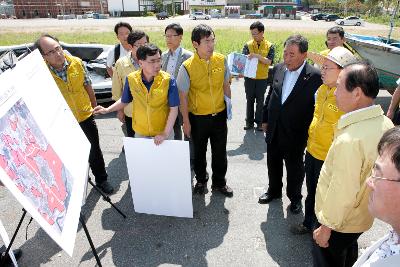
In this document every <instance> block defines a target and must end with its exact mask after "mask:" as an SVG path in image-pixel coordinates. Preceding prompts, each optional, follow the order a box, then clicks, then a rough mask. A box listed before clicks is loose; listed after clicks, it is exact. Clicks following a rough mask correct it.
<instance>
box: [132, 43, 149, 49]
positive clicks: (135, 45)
mask: <svg viewBox="0 0 400 267" xmlns="http://www.w3.org/2000/svg"><path fill="white" fill-rule="evenodd" d="M147 44H148V43H144V44H134V45H133V46H134V47H136V48H139V47H141V46H144V45H147Z"/></svg>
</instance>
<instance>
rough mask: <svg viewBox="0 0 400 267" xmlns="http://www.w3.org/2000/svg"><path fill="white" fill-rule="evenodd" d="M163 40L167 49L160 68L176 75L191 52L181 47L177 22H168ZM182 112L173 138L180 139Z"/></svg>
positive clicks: (180, 36)
mask: <svg viewBox="0 0 400 267" xmlns="http://www.w3.org/2000/svg"><path fill="white" fill-rule="evenodd" d="M164 34H165V35H164V37H165V42H166V44H167V47H168V50H167V51H165V52H163V53H162V55H161V60H162V63H161V68H162V70H163V71H166V72H168V73H169V74H170V75H171V76H172V77H174V78H176V77H177V76H178V71H179V68H180V67H181V65H182V63H183V62H184V61H185V60H186V59H188V58H190V57H191V56H192V55H193V53H192V52H190V51H188V50H186V49H184V48H183V47H181V42H182V36H183V29H182V26H181V25H179V24H177V23H172V24H169V25H168V26H167V27H166V28H165V30H164ZM181 126H182V114H181V113H180V112H179V113H178V118H177V119H176V121H175V125H174V139H175V140H182V130H181Z"/></svg>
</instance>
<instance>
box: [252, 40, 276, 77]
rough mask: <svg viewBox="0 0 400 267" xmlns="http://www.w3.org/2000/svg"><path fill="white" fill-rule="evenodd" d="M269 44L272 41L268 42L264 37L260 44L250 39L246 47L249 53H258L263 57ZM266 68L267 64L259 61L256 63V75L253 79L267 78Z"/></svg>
mask: <svg viewBox="0 0 400 267" xmlns="http://www.w3.org/2000/svg"><path fill="white" fill-rule="evenodd" d="M271 46H272V43H270V42H268V41H267V40H265V39H264V40H262V41H261V43H260V45H258V44H257V42H256V41H254V40H250V41H248V42H247V47H248V48H249V52H250V53H253V54H259V55H261V56H262V57H265V58H266V57H267V56H268V53H269V49H270V48H271ZM268 69H269V64H262V63H261V62H260V61H259V62H258V65H257V72H256V77H255V78H254V79H256V80H263V79H267V78H268Z"/></svg>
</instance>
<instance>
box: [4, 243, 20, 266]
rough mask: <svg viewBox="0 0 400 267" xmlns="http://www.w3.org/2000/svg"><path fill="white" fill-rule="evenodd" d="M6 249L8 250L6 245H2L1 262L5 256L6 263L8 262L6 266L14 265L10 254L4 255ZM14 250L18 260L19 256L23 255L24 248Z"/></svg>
mask: <svg viewBox="0 0 400 267" xmlns="http://www.w3.org/2000/svg"><path fill="white" fill-rule="evenodd" d="M5 251H6V247H4V246H2V247H1V248H0V262H2V261H3V257H5V258H6V259H5V261H4V263H5V264H6V265H5V266H14V265H13V262H12V260H11V258H10V256H9V255H8V254H7V255H3V253H4V252H5ZM12 252H13V254H14V257H15V259H16V260H17V261H18V260H19V258H21V256H22V250H21V249H19V248H17V249H15V250H13V251H12Z"/></svg>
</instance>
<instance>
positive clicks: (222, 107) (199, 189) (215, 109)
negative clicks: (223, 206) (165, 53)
mask: <svg viewBox="0 0 400 267" xmlns="http://www.w3.org/2000/svg"><path fill="white" fill-rule="evenodd" d="M191 39H192V44H193V47H194V48H195V49H196V53H195V54H194V55H193V56H192V57H190V58H189V59H188V60H186V61H185V62H183V64H182V66H181V68H180V69H179V73H178V77H177V84H178V88H179V97H180V101H181V106H180V108H181V112H182V117H183V132H184V134H185V135H186V136H187V137H190V138H192V141H193V147H194V172H195V174H196V180H197V183H196V185H195V187H194V190H193V192H194V193H198V194H205V193H206V191H207V182H208V174H207V159H206V153H207V144H208V140H209V139H210V143H211V157H212V162H211V168H212V172H213V173H212V178H211V179H212V185H211V188H212V190H214V191H218V192H220V193H222V194H223V195H225V196H227V197H232V196H233V191H232V189H231V188H230V187H229V186H227V185H226V179H225V175H226V171H227V168H228V160H227V155H226V143H227V135H228V127H227V123H226V120H227V109H226V104H225V102H224V96H225V97H226V98H229V99H227V100H228V101H229V100H230V97H231V88H230V84H229V80H230V72H229V68H228V66H227V62H226V59H225V57H224V56H223V55H222V54H219V53H215V52H214V47H215V34H214V31H213V30H212V29H211V27H210V26H208V25H205V24H199V25H197V26H196V27H195V28H194V29H193V31H192V37H191Z"/></svg>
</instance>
